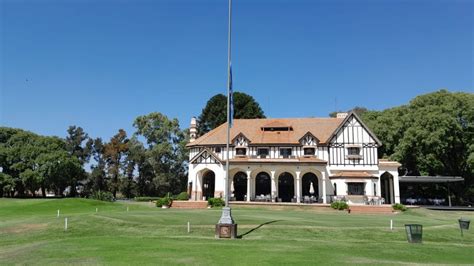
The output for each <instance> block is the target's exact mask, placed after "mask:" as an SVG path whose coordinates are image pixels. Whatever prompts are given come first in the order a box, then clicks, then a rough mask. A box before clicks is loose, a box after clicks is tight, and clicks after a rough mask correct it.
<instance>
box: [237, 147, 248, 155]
mask: <svg viewBox="0 0 474 266" xmlns="http://www.w3.org/2000/svg"><path fill="white" fill-rule="evenodd" d="M235 154H236V155H237V156H245V155H247V149H246V148H236V149H235Z"/></svg>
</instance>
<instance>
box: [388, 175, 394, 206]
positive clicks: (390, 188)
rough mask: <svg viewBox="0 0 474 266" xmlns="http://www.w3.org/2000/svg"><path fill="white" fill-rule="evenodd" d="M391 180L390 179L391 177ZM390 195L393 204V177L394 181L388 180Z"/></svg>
mask: <svg viewBox="0 0 474 266" xmlns="http://www.w3.org/2000/svg"><path fill="white" fill-rule="evenodd" d="M389 180H390V179H389ZM388 191H389V193H388V196H389V197H390V202H391V203H392V204H393V202H394V197H393V178H392V182H390V181H389V182H388Z"/></svg>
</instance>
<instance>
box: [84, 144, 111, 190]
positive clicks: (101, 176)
mask: <svg viewBox="0 0 474 266" xmlns="http://www.w3.org/2000/svg"><path fill="white" fill-rule="evenodd" d="M91 156H92V158H93V159H94V161H95V162H96V164H93V165H92V166H91V169H92V172H91V173H90V175H89V181H88V182H87V188H88V190H89V192H96V191H99V190H102V191H103V190H106V189H107V184H106V173H105V167H106V159H105V157H104V143H103V142H102V139H101V138H96V139H94V140H93V141H92V145H91Z"/></svg>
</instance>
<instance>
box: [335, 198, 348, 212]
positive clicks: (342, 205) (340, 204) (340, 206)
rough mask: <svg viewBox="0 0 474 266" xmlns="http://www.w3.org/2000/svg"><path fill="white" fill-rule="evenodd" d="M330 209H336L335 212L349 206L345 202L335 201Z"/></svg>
mask: <svg viewBox="0 0 474 266" xmlns="http://www.w3.org/2000/svg"><path fill="white" fill-rule="evenodd" d="M331 208H333V209H336V210H345V209H347V208H349V205H347V203H346V202H345V201H339V200H338V201H335V202H333V203H331Z"/></svg>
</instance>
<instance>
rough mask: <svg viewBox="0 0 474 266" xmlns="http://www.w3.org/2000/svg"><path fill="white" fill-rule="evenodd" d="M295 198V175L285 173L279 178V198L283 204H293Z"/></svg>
mask: <svg viewBox="0 0 474 266" xmlns="http://www.w3.org/2000/svg"><path fill="white" fill-rule="evenodd" d="M294 196H295V182H294V178H293V175H292V174H290V173H288V172H284V173H282V174H281V175H280V176H279V177H278V197H279V198H280V199H281V201H283V202H291V200H292V199H293V197H294Z"/></svg>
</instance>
